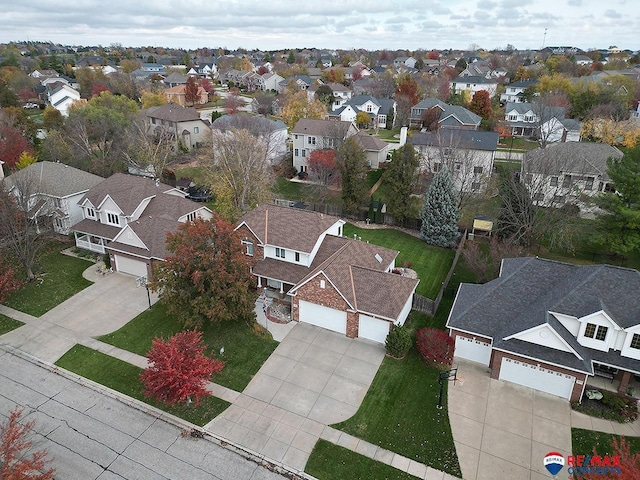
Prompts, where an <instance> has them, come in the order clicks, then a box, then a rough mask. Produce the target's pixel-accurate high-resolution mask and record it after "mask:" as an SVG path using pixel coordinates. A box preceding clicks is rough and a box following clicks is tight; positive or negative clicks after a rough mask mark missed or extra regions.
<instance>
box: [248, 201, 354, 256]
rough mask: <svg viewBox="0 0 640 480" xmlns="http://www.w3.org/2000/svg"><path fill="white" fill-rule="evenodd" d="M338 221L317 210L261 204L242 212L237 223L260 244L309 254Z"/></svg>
mask: <svg viewBox="0 0 640 480" xmlns="http://www.w3.org/2000/svg"><path fill="white" fill-rule="evenodd" d="M339 221H341V220H339V219H337V218H335V217H331V216H329V215H324V214H322V213H318V212H311V211H308V210H300V209H298V208H289V207H279V206H276V205H260V206H258V207H256V208H254V209H253V210H251V211H250V212H248V213H246V214H244V215H243V216H242V218H241V219H240V220H239V221H238V226H240V225H242V224H243V223H244V224H246V225H247V227H249V228H250V229H251V231H252V232H253V233H254V234H255V235H256V236H257V237H258V240H259V241H260V242H261V243H262V244H265V245H266V244H268V245H276V246H278V247H283V248H287V249H289V250H294V251H298V252H305V253H311V250H313V247H315V245H316V242H317V241H318V238H319V237H320V235H321V234H322V233H324V232H325V231H326V230H327V229H329V228H330V227H331V226H332V225H334V224H335V223H336V222H339ZM236 228H238V227H236Z"/></svg>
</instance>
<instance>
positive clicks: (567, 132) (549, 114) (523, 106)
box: [505, 102, 581, 144]
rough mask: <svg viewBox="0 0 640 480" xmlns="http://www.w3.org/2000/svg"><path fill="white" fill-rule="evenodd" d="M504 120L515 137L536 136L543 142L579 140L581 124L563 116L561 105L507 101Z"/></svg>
mask: <svg viewBox="0 0 640 480" xmlns="http://www.w3.org/2000/svg"><path fill="white" fill-rule="evenodd" d="M541 119H542V120H541ZM505 120H506V122H507V125H508V126H509V127H510V128H511V134H512V135H514V136H517V137H523V136H532V137H537V138H541V139H543V140H544V143H545V144H546V143H553V142H579V141H580V129H581V124H580V122H578V121H577V120H573V119H570V118H565V116H564V108H563V107H551V106H547V105H544V104H542V103H524V102H509V103H507V105H506V106H505Z"/></svg>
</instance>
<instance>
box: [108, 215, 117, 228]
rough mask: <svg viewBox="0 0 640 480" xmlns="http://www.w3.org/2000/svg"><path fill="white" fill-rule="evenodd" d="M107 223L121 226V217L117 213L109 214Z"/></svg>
mask: <svg viewBox="0 0 640 480" xmlns="http://www.w3.org/2000/svg"><path fill="white" fill-rule="evenodd" d="M107 223H110V224H111V225H117V226H120V217H119V216H118V214H117V213H107Z"/></svg>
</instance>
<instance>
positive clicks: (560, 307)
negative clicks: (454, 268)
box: [447, 258, 640, 372]
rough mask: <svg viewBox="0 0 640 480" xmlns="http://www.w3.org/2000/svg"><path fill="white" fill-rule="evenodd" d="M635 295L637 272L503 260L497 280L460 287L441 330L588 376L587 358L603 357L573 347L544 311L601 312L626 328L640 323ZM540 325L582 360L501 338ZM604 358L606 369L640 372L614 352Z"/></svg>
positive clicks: (639, 364)
mask: <svg viewBox="0 0 640 480" xmlns="http://www.w3.org/2000/svg"><path fill="white" fill-rule="evenodd" d="M638 291H640V272H638V271H637V270H632V269H626V268H620V267H613V266H610V265H586V266H585V265H571V264H568V263H561V262H555V261H551V260H546V259H540V258H512V259H505V260H503V264H502V271H501V276H500V277H499V278H497V279H495V280H492V281H491V282H488V283H485V284H484V285H470V284H462V285H460V289H459V291H458V296H457V299H456V302H455V304H454V306H453V309H452V310H451V314H450V316H449V320H448V322H447V326H448V327H450V328H454V329H460V330H463V331H466V332H471V333H475V334H478V335H482V336H485V337H490V338H492V339H493V344H494V347H496V348H499V349H502V350H506V351H511V352H514V353H519V354H526V355H527V356H530V357H532V358H539V359H541V360H545V361H549V362H552V363H556V364H558V365H565V366H567V367H569V368H573V369H580V370H581V371H589V372H590V371H591V366H590V359H593V360H595V361H598V360H597V358H598V356H603V355H601V354H600V352H597V351H595V350H591V349H588V348H586V347H583V346H581V345H579V344H578V342H577V341H576V340H575V337H574V338H569V337H573V335H571V334H570V332H568V331H566V329H565V328H564V326H562V324H561V323H560V322H559V321H557V320H555V319H554V318H553V317H552V316H551V315H549V312H555V313H560V314H564V315H569V316H573V317H577V318H582V317H585V316H586V315H589V314H592V313H596V312H599V311H601V310H604V311H606V312H607V314H608V315H609V316H610V317H611V318H612V320H613V321H614V322H615V323H616V324H618V325H619V326H620V327H622V328H629V327H632V326H635V325H638V324H640V302H638V293H637V292H638ZM545 324H546V325H549V326H550V327H551V328H553V329H554V330H555V331H556V332H558V333H559V335H560V336H561V337H562V338H563V339H564V340H565V341H566V342H567V343H568V344H569V345H571V347H572V348H573V349H574V350H576V351H577V352H578V354H579V355H580V356H581V357H582V358H583V359H584V360H583V361H580V360H579V359H578V357H576V356H575V355H573V354H567V353H566V352H562V351H559V350H555V349H552V348H549V347H543V346H541V345H538V344H534V343H528V342H524V341H522V340H517V339H510V340H505V337H509V336H510V335H514V334H517V333H519V332H523V331H526V330H528V329H531V328H534V327H536V326H540V325H545ZM563 330H564V331H563ZM606 356H607V359H608V362H609V364H611V365H619V366H623V364H625V365H626V364H632V365H634V366H635V370H638V369H640V361H638V360H635V361H631V362H629V359H626V358H623V357H621V356H620V352H614V351H613V350H611V351H610V352H609V353H608V354H607V355H606ZM576 362H577V363H576ZM616 362H617V363H616ZM634 362H635V363H634Z"/></svg>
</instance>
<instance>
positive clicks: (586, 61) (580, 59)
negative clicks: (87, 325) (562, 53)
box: [574, 55, 593, 67]
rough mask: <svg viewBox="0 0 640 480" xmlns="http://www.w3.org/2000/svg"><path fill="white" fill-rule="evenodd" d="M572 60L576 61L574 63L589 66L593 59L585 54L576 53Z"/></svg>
mask: <svg viewBox="0 0 640 480" xmlns="http://www.w3.org/2000/svg"><path fill="white" fill-rule="evenodd" d="M574 61H575V62H576V65H580V66H583V67H589V66H590V65H591V64H592V63H593V60H591V58H589V57H587V56H586V55H576V56H575V57H574Z"/></svg>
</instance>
